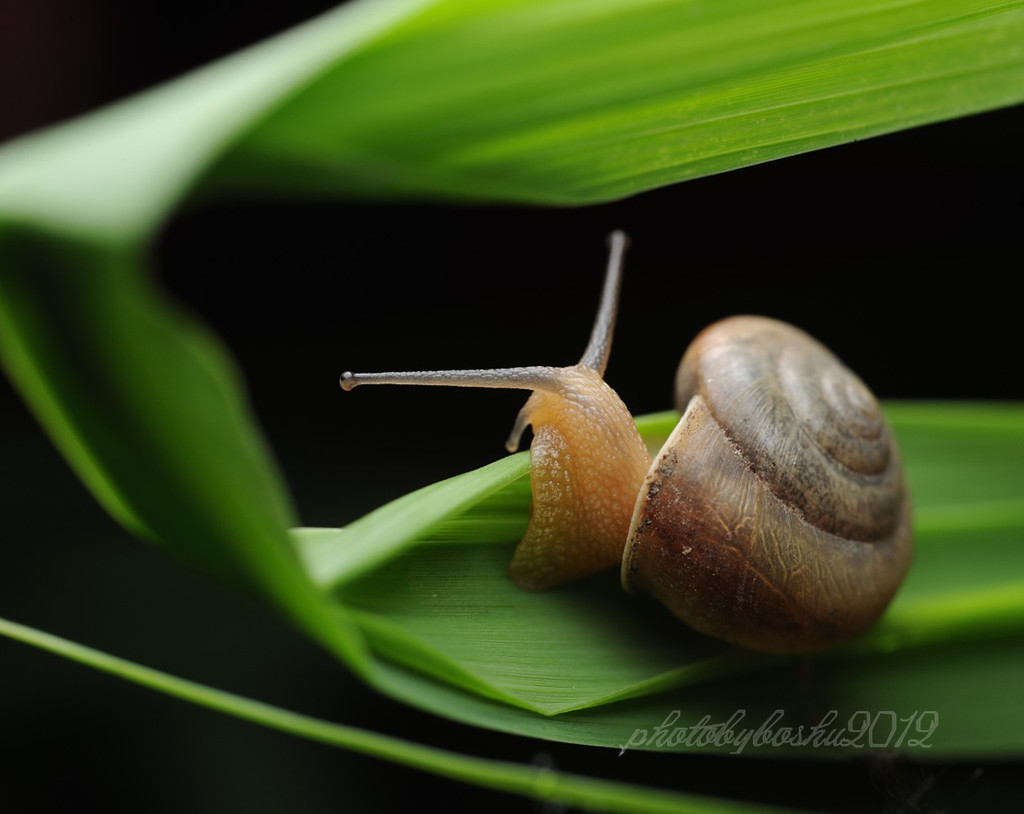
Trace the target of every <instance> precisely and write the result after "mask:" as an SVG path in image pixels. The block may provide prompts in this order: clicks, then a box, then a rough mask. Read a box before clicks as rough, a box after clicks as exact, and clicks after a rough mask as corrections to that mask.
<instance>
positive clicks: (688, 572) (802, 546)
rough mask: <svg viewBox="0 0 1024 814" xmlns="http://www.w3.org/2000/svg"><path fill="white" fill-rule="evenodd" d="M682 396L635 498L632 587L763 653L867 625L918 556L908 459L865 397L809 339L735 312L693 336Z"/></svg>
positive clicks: (628, 582) (680, 382)
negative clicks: (904, 461) (679, 414)
mask: <svg viewBox="0 0 1024 814" xmlns="http://www.w3.org/2000/svg"><path fill="white" fill-rule="evenodd" d="M676 395H677V404H678V405H679V408H680V410H683V411H684V415H683V418H682V419H681V420H680V422H679V425H678V426H677V427H676V430H675V432H674V433H673V434H672V436H671V437H670V438H669V440H668V442H667V443H666V444H665V446H664V447H663V448H662V451H661V453H660V454H659V456H658V457H657V458H656V459H655V461H654V463H653V464H652V466H651V469H650V471H649V473H648V476H647V479H646V481H645V483H644V486H643V488H642V489H641V491H640V496H639V498H638V500H637V504H636V507H635V509H634V513H633V525H632V530H631V532H630V536H629V538H628V540H627V544H626V550H625V552H624V555H623V562H622V582H623V586H624V587H625V588H626V589H627V590H629V591H638V590H639V591H647V592H649V593H651V594H653V595H654V596H655V597H656V598H657V599H658V600H659V601H661V602H662V603H663V604H664V605H666V606H667V607H668V608H669V609H670V610H671V611H672V612H673V613H674V614H675V615H676V616H678V617H679V618H680V619H682V620H683V621H684V622H686V623H687V624H688V625H690V626H691V627H693V628H695V629H696V630H699V631H701V632H703V633H707V634H710V635H713V636H717V637H719V638H722V639H726V640H728V641H731V642H735V643H736V644H740V645H742V646H744V647H748V648H752V649H755V650H764V651H770V652H796V651H801V650H811V649H816V648H821V647H825V646H828V645H830V644H833V643H836V642H839V641H842V640H843V639H846V638H849V637H850V636H853V635H854V634H856V633H859V632H860V631H862V630H864V629H865V628H867V627H868V626H869V625H870V624H871V623H872V622H873V621H875V620H876V619H877V618H878V617H879V616H880V615H881V614H882V612H883V611H884V610H885V608H886V606H887V605H888V604H889V602H890V600H891V599H892V597H893V595H894V594H895V592H896V590H897V588H898V587H899V585H900V583H901V582H902V581H903V578H904V577H905V575H906V573H907V570H908V568H909V567H910V562H911V558H912V554H913V543H912V536H911V509H910V499H909V494H908V491H907V488H906V485H905V481H904V476H903V471H902V466H901V463H900V456H899V451H898V449H897V446H896V442H895V439H894V438H893V436H892V432H891V430H890V429H889V427H888V425H887V423H886V421H885V418H884V416H883V415H882V412H881V409H880V408H879V406H878V404H877V402H876V401H875V398H874V396H872V394H871V393H870V391H869V390H868V389H867V388H866V387H865V386H864V384H863V383H862V382H861V381H860V379H859V378H857V377H856V376H855V375H854V374H853V373H852V372H850V371H849V370H848V369H847V368H846V367H845V366H843V364H842V363H841V362H840V361H839V360H838V359H836V357H835V356H833V355H832V354H831V353H830V352H829V351H828V350H827V349H826V348H824V347H823V346H822V345H821V344H819V343H818V342H816V341H815V340H814V339H812V338H811V337H809V336H808V335H807V334H805V333H803V332H802V331H800V330H798V329H796V328H794V327H792V326H790V325H786V324H785V323H781V322H777V321H775V320H770V319H766V318H762V317H733V318H731V319H728V320H723V321H722V322H719V323H716V324H715V325H712V326H711V327H709V328H707V329H705V330H704V331H703V332H702V333H701V334H700V335H699V336H698V337H697V338H696V339H695V340H694V342H693V344H692V345H691V346H690V348H689V349H688V350H687V352H686V354H685V356H684V357H683V361H682V363H681V364H680V367H679V373H678V375H677V393H676Z"/></svg>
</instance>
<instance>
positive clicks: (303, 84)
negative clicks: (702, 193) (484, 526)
mask: <svg viewBox="0 0 1024 814" xmlns="http://www.w3.org/2000/svg"><path fill="white" fill-rule="evenodd" d="M1022 37H1024V2H1021V0H1004V1H1003V2H991V0H927V2H925V1H924V0H914V1H908V0H813V1H811V0H788V2H778V0H730V1H729V2H717V3H704V2H696V0H687V2H679V1H678V0H644V2H635V1H634V0H600V2H595V1H592V2H579V0H500V1H499V2H495V0H473V2H467V0H458V1H457V2H437V1H435V2H430V1H429V0H376V1H375V2H368V0H363V2H356V3H350V4H348V5H345V6H343V7H341V8H339V9H337V10H335V11H332V12H330V13H328V14H325V15H323V16H322V17H320V18H318V19H315V20H313V21H311V22H309V23H307V24H305V25H302V26H299V27H297V28H295V29H293V30H291V31H288V32H285V33H284V34H282V35H280V36H278V37H276V38H274V39H272V40H269V41H267V42H264V43H261V44H259V45H256V46H254V47H252V48H250V49H248V50H246V51H244V52H241V53H239V54H236V55H233V56H231V57H229V58H227V59H225V60H222V61H220V62H218V63H216V64H214V65H211V66H209V67H207V68H205V69H203V70H200V71H197V72H195V73H193V74H190V75H188V76H185V77H182V78H181V79H179V80H177V81H175V82H171V83H169V84H167V85H164V86H162V87H159V88H156V89H154V90H153V91H151V92H149V93H146V94H143V95H141V96H137V97H135V98H132V99H129V100H127V101H125V102H122V103H120V104H118V105H115V106H113V107H110V108H107V109H105V110H102V111H99V112H97V113H96V114H94V115H92V116H89V117H86V118H84V119H81V120H78V121H74V122H71V123H69V124H67V125H64V126H61V127H58V128H55V129H53V130H50V131H46V132H43V133H39V134H36V135H34V136H30V137H28V138H26V139H23V140H21V141H18V142H15V143H13V144H10V145H8V146H7V147H6V148H5V149H4V150H2V151H0V213H6V216H7V218H9V219H11V220H28V221H30V222H41V223H49V224H50V225H51V227H52V228H56V229H60V230H61V231H72V232H74V233H76V234H79V235H84V236H86V237H88V238H89V239H90V240H92V239H98V238H101V239H104V240H116V241H129V242H132V241H139V240H141V239H144V238H145V237H146V236H148V235H149V234H150V233H151V232H152V231H153V229H154V228H156V227H157V226H158V225H159V223H160V222H161V221H162V220H163V219H164V218H165V217H166V216H167V214H168V213H169V212H170V211H171V210H172V209H173V207H175V206H176V205H177V204H178V202H179V201H180V200H181V199H182V198H184V197H189V196H191V195H194V194H197V193H198V192H199V191H200V190H217V189H224V188H230V189H238V188H244V189H250V190H251V189H256V190H268V189H287V190H289V191H291V192H297V193H302V194H311V193H312V194H317V195H323V194H329V195H332V196H337V195H344V196H353V195H360V196H371V197H380V196H395V195H402V196H406V197H407V196H410V195H415V196H424V195H429V196H431V197H438V196H446V197H451V196H456V197H458V198H463V199H476V200H480V199H486V200H505V201H522V202H532V203H553V202H559V203H587V202H594V201H601V200H609V199H612V198H617V197H622V196H625V195H629V194H632V193H635V192H638V191H640V190H644V189H650V188H652V187H656V186H661V185H665V184H669V183H674V182H677V181H681V180H684V179H686V178H693V177H695V176H700V175H707V174H709V173H714V172H722V171H725V170H731V169H736V168H737V167H743V166H747V165H750V164H755V163H758V162H761V161H767V160H771V159H775V158H779V157H782V156H786V155H794V154H796V153H801V152H806V151H808V150H813V149H818V148H821V147H825V146H829V145H834V144H841V143H845V142H849V141H852V140H854V139H861V138H865V137H867V136H871V135H877V134H880V133H887V132H892V131H895V130H899V129H903V128H907V127H913V126H916V125H920V124H924V123H926V122H933V121H938V120H941V119H946V118H950V117H955V116H963V115H967V114H969V113H974V112H978V111H982V110H989V109H992V108H996V107H1000V106H1005V105H1011V104H1016V103H1019V102H1020V101H1021V100H1024V56H1022V54H1021V51H1020V48H1019V43H1020V42H1021V39H1022ZM0 217H3V214H0Z"/></svg>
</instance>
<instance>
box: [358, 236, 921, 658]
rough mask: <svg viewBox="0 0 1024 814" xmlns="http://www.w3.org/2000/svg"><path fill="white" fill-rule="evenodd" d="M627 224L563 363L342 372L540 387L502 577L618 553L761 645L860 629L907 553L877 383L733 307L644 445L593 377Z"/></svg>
mask: <svg viewBox="0 0 1024 814" xmlns="http://www.w3.org/2000/svg"><path fill="white" fill-rule="evenodd" d="M625 245H626V238H625V235H624V234H622V233H621V232H615V233H613V235H612V236H611V254H610V258H609V264H608V273H607V276H606V280H605V286H604V291H603V294H602V300H601V306H600V309H599V312H598V317H597V320H596V322H595V326H594V329H593V332H592V335H591V339H590V343H589V344H588V346H587V350H586V351H585V353H584V355H583V357H582V359H581V360H580V362H579V363H578V364H576V365H573V366H570V367H562V368H557V367H539V366H538V367H524V368H506V369H500V370H465V371H431V372H413V373H379V374H351V373H345V374H343V375H342V378H341V384H342V387H343V388H345V389H346V390H348V389H351V388H352V387H355V386H356V385H359V384H371V383H388V384H440V385H452V386H470V387H474V386H475V387H503V388H505V387H512V388H524V389H529V390H533V393H532V395H531V396H530V398H529V399H528V400H527V402H526V404H525V406H524V407H523V409H522V410H521V411H520V413H519V416H518V418H517V419H516V422H515V425H514V427H513V430H512V434H511V436H510V438H509V440H508V443H507V447H508V449H509V450H510V451H514V450H515V449H516V448H518V445H519V439H520V437H521V435H522V433H523V431H524V430H525V429H526V426H527V425H532V426H533V429H534V440H533V444H532V445H531V461H530V482H531V490H532V494H533V506H532V511H531V516H530V522H529V525H528V527H527V531H526V534H525V535H524V537H523V539H522V541H521V542H520V543H519V545H518V546H517V547H516V550H515V552H514V554H513V556H512V560H511V562H510V564H509V576H510V577H511V579H512V580H513V581H514V582H515V583H516V584H517V585H518V586H519V587H521V588H524V589H526V590H544V589H547V588H551V587H554V586H556V585H559V584H562V583H564V582H568V581H571V580H574V579H578V578H580V577H583V576H586V575H588V574H591V573H595V572H597V571H601V570H606V569H608V568H612V567H616V566H618V567H619V568H620V569H621V579H622V585H623V587H624V588H625V589H626V590H627V591H629V592H646V593H650V594H651V595H653V596H654V597H655V598H656V599H658V600H659V601H660V602H661V603H662V604H663V605H665V606H666V607H667V608H668V609H669V610H670V611H671V612H672V613H673V614H675V615H676V616H677V617H678V618H680V619H681V620H682V621H683V622H685V623H686V624H688V625H689V626H691V627H692V628H694V629H696V630H698V631H700V632H702V633H705V634H708V635H712V636H716V637H718V638H721V639H725V640H726V641H730V642H733V643H735V644H738V645H741V646H743V647H747V648H750V649H754V650H762V651H766V652H799V651H805V650H814V649H819V648H822V647H826V646H829V645H831V644H835V643H837V642H840V641H843V640H845V639H847V638H849V637H851V636H854V635H856V634H857V633H859V632H861V631H863V630H864V629H866V628H867V627H868V626H870V624H871V623H872V622H874V621H875V620H876V619H877V618H878V617H879V616H880V615H881V614H882V613H883V612H884V610H885V608H886V606H887V605H888V604H889V602H890V601H891V599H892V597H893V596H894V595H895V592H896V590H897V589H898V588H899V585H900V584H901V583H902V581H903V579H904V577H905V575H906V573H907V570H908V569H909V566H910V561H911V558H912V553H913V543H912V534H911V510H910V497H909V493H908V490H907V488H906V484H905V480H904V476H903V471H902V465H901V462H900V456H899V451H898V448H897V446H896V442H895V439H894V438H893V436H892V432H891V430H890V428H889V427H888V425H887V423H886V421H885V418H884V416H883V415H882V412H881V409H880V408H879V405H878V403H877V402H876V400H875V398H874V396H873V395H872V394H871V392H870V391H869V390H868V389H867V387H865V385H864V384H863V383H862V382H861V380H860V379H859V378H858V377H857V376H856V375H855V374H853V373H852V372H851V371H850V370H848V369H847V368H846V367H845V366H844V365H843V364H842V363H841V362H840V361H839V360H838V359H837V358H836V357H835V356H834V355H833V354H832V353H831V352H829V351H828V350H827V349H826V348H825V347H824V346H822V345H821V344H819V343H818V342H817V341H815V340H814V339H812V338H811V337H810V336H808V335H807V334H805V333H804V332H802V331H800V330H799V329H797V328H794V327H793V326H790V325H787V324H785V323H782V322H778V321H776V320H773V319H768V318H765V317H749V316H742V317H731V318H729V319H726V320H722V321H721V322H718V323H715V324H714V325H712V326H710V327H708V328H706V329H705V330H704V331H702V332H701V333H700V334H699V335H698V336H697V338H696V339H695V340H694V341H693V342H692V343H691V345H690V346H689V348H688V349H687V351H686V353H685V354H684V356H683V360H682V362H681V363H680V366H679V369H678V372H677V376H676V396H675V401H676V407H677V409H678V410H679V411H680V413H681V414H682V417H681V419H680V421H679V423H678V424H677V426H676V428H675V430H674V431H673V433H672V435H671V436H670V437H669V439H668V440H667V441H666V443H665V444H664V446H663V447H662V449H661V451H660V452H659V453H658V455H657V456H656V457H655V458H654V460H653V461H652V460H651V457H650V455H649V453H648V451H647V449H646V447H645V445H644V443H643V441H642V439H641V438H640V435H639V433H638V432H637V430H636V426H635V424H634V422H633V419H632V417H631V416H630V414H629V411H628V410H627V409H626V407H625V405H624V404H623V403H622V401H621V400H620V399H619V397H618V396H617V395H616V394H615V392H614V391H613V390H612V389H611V388H610V387H609V386H608V385H607V384H606V383H605V382H604V380H603V373H604V369H605V367H606V365H607V361H608V355H609V353H610V350H611V338H612V328H613V325H614V321H615V315H616V310H617V304H618V295H619V288H620V284H621V270H622V256H623V253H624V250H625Z"/></svg>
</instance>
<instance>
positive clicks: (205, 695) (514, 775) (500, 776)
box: [0, 619, 780, 814]
mask: <svg viewBox="0 0 1024 814" xmlns="http://www.w3.org/2000/svg"><path fill="white" fill-rule="evenodd" d="M0 635H2V636H7V637H9V638H11V639H16V640H18V641H22V642H25V643H26V644H30V645H34V646H35V647H38V648H40V649H42V650H48V651H49V652H51V653H55V654H57V655H60V656H63V657H64V658H67V659H71V660H72V661H77V662H79V663H80V664H85V665H87V666H89V667H93V668H95V669H97V670H102V671H104V672H107V673H111V674H112V675H116V676H119V677H120V678H123V679H126V680H128V681H132V682H134V683H136V684H141V685H142V686H144V687H149V688H150V689H153V690H157V691H158V692H162V693H165V694H167V695H170V696H174V697H177V698H180V699H182V700H184V701H188V702H190V703H193V704H196V705H198V706H203V707H207V708H209V709H213V710H217V711H218V712H223V713H225V714H227V715H232V716H234V717H235V718H240V719H242V720H245V721H250V722H252V723H254V724H259V725H261V726H265V727H268V728H270V729H276V730H278V731H280V732H287V733H289V734H292V735H296V736H298V737H300V738H305V739H307V740H311V741H319V742H320V743H324V744H327V745H330V746H338V747H341V748H343V749H349V750H351V751H353V752H359V753H361V754H364V755H370V756H371V757H376V758H379V759H381V760H387V761H389V762H391V763H397V764H399V765H403V766H408V767H410V768H413V769H419V770H420V771H424V772H430V773H431V774H435V775H438V776H440V777H447V778H450V779H452V780H458V781H461V782H463V783H469V784H472V785H474V786H480V787H482V788H488V789H496V790H500V791H507V792H512V793H514V794H522V795H525V796H527V797H533V798H535V799H538V800H547V801H550V802H552V803H559V804H562V805H567V806H575V807H579V808H583V809H587V810H593V811H620V812H651V814H655V813H656V812H658V813H660V812H666V813H667V812H676V814H688V812H694V814H696V812H718V813H719V814H727V812H728V814H740V812H747V814H749V813H750V812H755V811H764V812H768V811H779V810H780V809H774V808H772V809H769V808H760V807H758V806H752V805H751V804H749V803H742V804H741V803H733V802H731V801H729V800H717V799H714V798H709V797H702V796H698V795H691V794H684V793H680V792H674V791H668V790H663V789H657V788H650V787H645V786H638V785H634V784H631V783H620V782H616V781H609V780H602V779H600V778H592V777H584V776H580V775H573V774H566V773H563V772H559V771H556V770H554V769H549V768H543V767H537V766H526V765H522V764H516V763H509V762H505V761H500V760H488V759H486V758H479V757H474V756H470V755H463V754H459V753H457V752H449V751H446V750H443V749H437V748H434V747H430V746H423V745H421V744H418V743H412V742H410V741H407V740H403V739H401V738H395V737H391V736H388V735H381V734H378V733H376V732H371V731H368V730H365V729H358V728H356V727H352V726H344V725H342V724H335V723H330V722H328V721H323V720H320V719H318V718H312V717H310V716H308V715H302V714H299V713H296V712H291V711H289V710H286V709H281V708H280V707H275V706H271V705H270V704H265V703H262V702H260V701H254V700H252V699H249V698H245V697H243V696H240V695H235V694H233V693H229V692H225V691H223V690H217V689H214V688H213V687H208V686H206V685H203V684H198V683H196V682H194V681H188V680H186V679H183V678H179V677H177V676H174V675H170V674H169V673H164V672H160V671H159V670H154V669H152V668H149V667H144V666H142V665H141V664H136V663H134V662H131V661H127V660H125V659H121V658H118V657H116V656H111V655H108V654H107V653H103V652H101V651H99V650H93V649H92V648H91V647H85V646H84V645H81V644H77V643H75V642H71V641H68V640H67V639H62V638H60V637H58V636H53V635H51V634H48V633H44V632H42V631H40V630H36V629H34V628H31V627H26V626H25V625H19V624H18V623H16V622H11V621H8V620H7V619H0Z"/></svg>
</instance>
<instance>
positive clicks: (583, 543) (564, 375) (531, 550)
mask: <svg viewBox="0 0 1024 814" xmlns="http://www.w3.org/2000/svg"><path fill="white" fill-rule="evenodd" d="M555 375H556V376H557V378H558V389H557V390H556V391H546V390H537V391H535V392H534V393H533V395H531V396H530V398H529V400H528V401H527V402H526V406H525V407H524V408H523V411H524V413H525V416H526V417H527V419H528V420H529V423H530V424H532V425H533V426H534V428H535V430H534V438H533V444H532V445H531V446H530V488H531V490H532V492H533V504H532V509H531V513H530V524H529V526H527V529H526V534H525V535H524V537H523V539H522V540H521V541H520V543H519V545H518V546H517V547H516V550H515V553H514V554H513V556H512V561H511V562H510V563H509V567H508V574H509V577H511V579H512V580H513V581H514V582H515V583H516V585H518V586H519V587H520V588H523V589H525V590H529V591H541V590H545V589H547V588H551V587H553V586H555V585H559V584H561V583H563V582H568V581H571V580H575V579H579V578H580V577H584V576H587V575H589V574H593V573H596V572H597V571H605V570H607V569H609V568H614V567H616V566H618V565H619V564H620V563H621V561H622V546H623V541H624V540H625V539H626V535H627V534H628V533H629V521H630V517H631V516H632V513H633V504H634V503H635V502H636V495H637V492H638V491H639V490H640V486H641V484H642V483H643V480H644V476H645V474H646V473H647V471H648V469H649V468H650V465H651V456H650V455H649V453H648V452H647V447H646V446H644V442H643V440H641V438H640V433H639V432H637V429H636V424H634V422H633V418H632V416H630V414H629V411H628V410H627V409H626V406H625V405H624V404H623V403H622V400H621V399H620V398H619V397H618V396H617V395H616V394H615V391H613V390H612V389H611V388H610V387H609V386H608V385H607V384H605V382H604V380H603V379H602V378H601V374H599V373H597V372H596V371H594V370H590V369H589V368H586V367H584V366H582V365H576V366H573V367H569V368H562V369H560V370H558V371H557V372H556V374H555Z"/></svg>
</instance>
